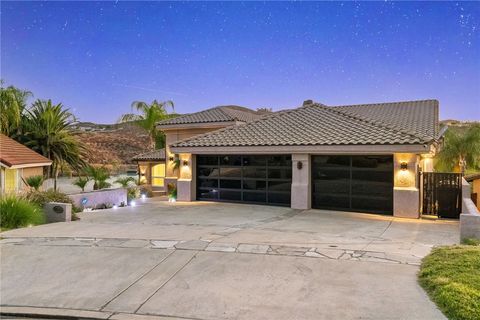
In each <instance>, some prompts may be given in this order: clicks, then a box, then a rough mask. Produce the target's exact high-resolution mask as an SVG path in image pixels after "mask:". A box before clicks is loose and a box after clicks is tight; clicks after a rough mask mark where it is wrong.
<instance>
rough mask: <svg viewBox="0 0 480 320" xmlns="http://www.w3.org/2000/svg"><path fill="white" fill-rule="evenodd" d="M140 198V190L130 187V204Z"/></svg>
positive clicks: (128, 191)
mask: <svg viewBox="0 0 480 320" xmlns="http://www.w3.org/2000/svg"><path fill="white" fill-rule="evenodd" d="M138 197H140V189H139V188H137V187H129V188H127V201H128V202H130V201H132V200H133V199H137V198H138Z"/></svg>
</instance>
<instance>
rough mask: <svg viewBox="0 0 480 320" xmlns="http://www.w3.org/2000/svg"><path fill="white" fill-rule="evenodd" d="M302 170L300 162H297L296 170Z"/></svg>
mask: <svg viewBox="0 0 480 320" xmlns="http://www.w3.org/2000/svg"><path fill="white" fill-rule="evenodd" d="M302 168H303V162H302V161H298V162H297V169H298V170H302Z"/></svg>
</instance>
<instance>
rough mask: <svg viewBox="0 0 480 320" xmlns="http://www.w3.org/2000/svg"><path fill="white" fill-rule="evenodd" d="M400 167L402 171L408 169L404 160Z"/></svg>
mask: <svg viewBox="0 0 480 320" xmlns="http://www.w3.org/2000/svg"><path fill="white" fill-rule="evenodd" d="M400 169H401V170H402V171H406V170H407V169H408V164H407V162H406V161H403V162H401V163H400Z"/></svg>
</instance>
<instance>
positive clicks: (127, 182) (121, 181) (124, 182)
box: [115, 177, 135, 188]
mask: <svg viewBox="0 0 480 320" xmlns="http://www.w3.org/2000/svg"><path fill="white" fill-rule="evenodd" d="M131 182H133V183H135V178H134V177H122V178H118V179H117V180H115V183H118V184H120V185H121V186H122V187H123V188H127V187H128V186H129V185H130V183H131Z"/></svg>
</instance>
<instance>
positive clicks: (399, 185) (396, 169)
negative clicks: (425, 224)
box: [393, 153, 420, 218]
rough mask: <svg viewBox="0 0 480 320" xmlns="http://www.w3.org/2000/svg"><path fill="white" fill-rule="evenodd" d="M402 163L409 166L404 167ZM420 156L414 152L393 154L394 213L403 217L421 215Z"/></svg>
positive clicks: (417, 216)
mask: <svg viewBox="0 0 480 320" xmlns="http://www.w3.org/2000/svg"><path fill="white" fill-rule="evenodd" d="M402 164H406V166H407V168H406V169H402ZM419 164H420V156H419V155H417V154H413V153H395V154H394V155H393V215H394V216H395V217H401V218H419V217H420V189H419V187H420V185H419V181H418V168H419Z"/></svg>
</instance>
